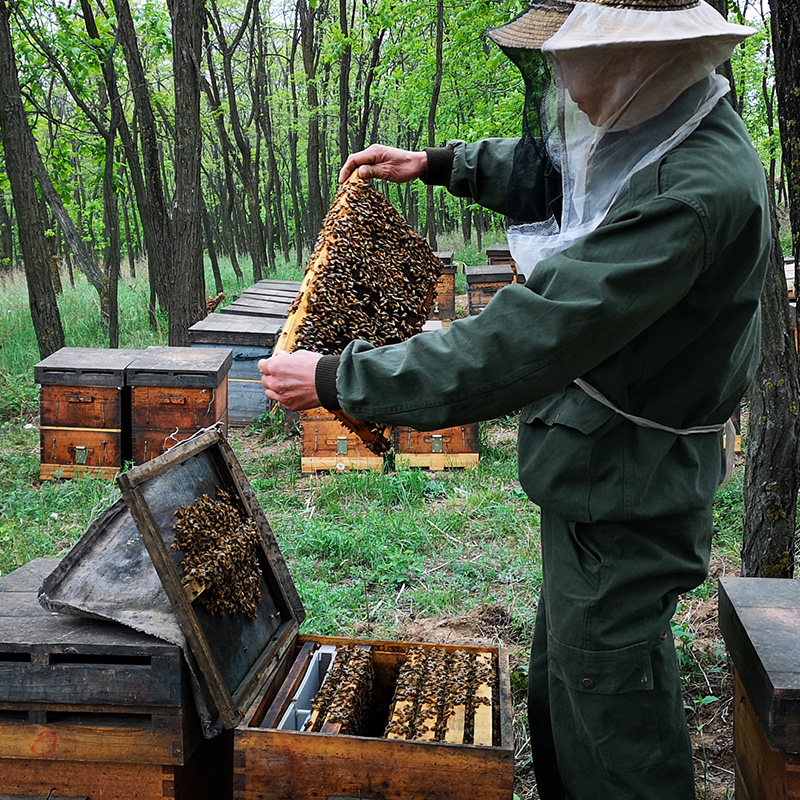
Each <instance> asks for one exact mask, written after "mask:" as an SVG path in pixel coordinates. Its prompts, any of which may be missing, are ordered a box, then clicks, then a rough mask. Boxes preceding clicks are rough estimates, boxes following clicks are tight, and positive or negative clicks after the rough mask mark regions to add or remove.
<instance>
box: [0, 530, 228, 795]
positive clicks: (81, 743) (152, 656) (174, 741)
mask: <svg viewBox="0 0 800 800" xmlns="http://www.w3.org/2000/svg"><path fill="white" fill-rule="evenodd" d="M131 526H132V523H131ZM133 530H134V531H135V528H133ZM59 566H60V565H59V560H58V559H35V560H34V561H31V562H30V563H29V564H27V565H26V566H24V567H21V568H20V569H18V570H16V571H15V572H12V573H11V574H10V575H8V576H6V577H4V578H3V579H2V580H0V795H1V796H6V795H11V796H13V797H18V796H20V797H33V796H41V797H70V798H75V797H82V798H87V800H112V798H113V799H114V800H117V799H120V800H122V799H123V798H124V800H162V799H163V798H182V799H183V800H225V798H229V797H230V796H231V788H230V785H229V784H230V781H229V774H230V769H231V761H232V742H231V737H230V736H229V735H227V734H226V735H224V736H221V737H218V738H217V739H214V740H206V739H204V737H203V736H202V734H201V731H200V725H199V722H198V719H197V715H196V713H195V712H194V706H193V703H192V700H191V693H190V686H189V678H188V673H187V670H186V665H185V662H184V659H183V656H182V654H181V650H180V648H179V647H177V646H175V645H172V644H168V643H166V642H164V641H162V640H160V639H157V638H155V637H152V636H148V635H146V634H143V633H138V632H136V631H134V630H132V629H131V628H129V627H126V626H124V625H120V624H118V623H115V622H108V621H101V620H96V619H86V618H81V617H76V616H72V615H66V614H57V613H52V612H51V611H46V610H45V609H44V608H43V607H42V606H41V605H40V604H39V602H38V601H37V593H38V592H39V591H40V586H41V585H42V582H43V580H46V579H47V578H48V577H49V576H50V575H52V574H53V572H54V569H55V570H57V569H58V567H59ZM51 793H52V794H51Z"/></svg>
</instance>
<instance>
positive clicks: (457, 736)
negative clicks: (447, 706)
mask: <svg viewBox="0 0 800 800" xmlns="http://www.w3.org/2000/svg"><path fill="white" fill-rule="evenodd" d="M466 716H467V707H466V706H465V705H464V704H463V703H462V704H459V705H457V706H456V707H455V708H454V709H453V710H452V711H451V712H450V716H449V717H448V718H447V728H446V729H445V733H444V740H445V741H446V742H452V743H454V744H463V743H464V724H465V722H466Z"/></svg>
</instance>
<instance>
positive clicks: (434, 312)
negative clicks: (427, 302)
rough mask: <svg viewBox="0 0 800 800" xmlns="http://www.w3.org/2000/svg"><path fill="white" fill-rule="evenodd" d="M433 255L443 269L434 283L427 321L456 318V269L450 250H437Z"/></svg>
mask: <svg viewBox="0 0 800 800" xmlns="http://www.w3.org/2000/svg"><path fill="white" fill-rule="evenodd" d="M434 255H435V256H436V257H437V258H438V259H439V261H441V262H442V264H443V265H444V268H443V269H442V274H441V275H440V276H439V280H438V281H437V282H436V295H435V297H434V300H433V306H432V308H431V310H430V313H429V315H428V317H429V319H450V320H452V319H455V317H456V267H455V265H454V264H453V257H454V255H455V253H453V251H452V250H438V251H436V252H435V253H434Z"/></svg>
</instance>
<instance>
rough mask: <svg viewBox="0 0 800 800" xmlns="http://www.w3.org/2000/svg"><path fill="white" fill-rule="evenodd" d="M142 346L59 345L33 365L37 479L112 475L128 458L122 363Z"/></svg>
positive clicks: (127, 392) (127, 408) (126, 393)
mask: <svg viewBox="0 0 800 800" xmlns="http://www.w3.org/2000/svg"><path fill="white" fill-rule="evenodd" d="M141 353H142V351H140V350H103V349H91V348H83V347H62V348H61V349H60V350H58V351H57V352H55V353H53V354H52V355H50V356H48V357H47V358H45V359H44V360H43V361H40V362H39V363H38V364H36V366H35V367H34V380H35V381H36V383H38V384H39V385H40V387H41V389H40V398H41V400H40V444H41V467H40V473H39V474H40V477H41V478H42V480H49V479H51V478H55V477H64V478H72V477H75V476H76V475H79V474H82V473H86V472H89V473H91V474H92V475H95V476H98V477H107V478H113V477H114V476H115V475H117V473H118V472H119V471H120V469H121V468H122V466H123V464H124V463H125V461H127V460H129V459H130V457H131V450H130V389H129V387H128V385H127V382H126V373H125V370H126V367H127V366H128V365H129V364H130V363H131V362H132V361H134V360H135V359H136V358H137V357H138V356H140V355H141Z"/></svg>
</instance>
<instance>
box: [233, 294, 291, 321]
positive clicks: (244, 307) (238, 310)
mask: <svg viewBox="0 0 800 800" xmlns="http://www.w3.org/2000/svg"><path fill="white" fill-rule="evenodd" d="M291 304H292V301H291V300H288V299H285V298H281V299H278V300H276V299H275V298H274V297H270V298H266V297H265V298H260V297H253V296H244V295H243V296H242V297H240V298H239V299H238V300H234V301H233V302H232V303H231V304H230V305H227V306H223V307H222V308H221V309H220V310H219V311H220V314H223V315H225V316H237V315H238V316H245V317H267V318H269V319H273V320H280V321H281V322H283V321H284V320H285V319H286V315H287V314H288V313H289V308H290V307H291Z"/></svg>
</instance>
